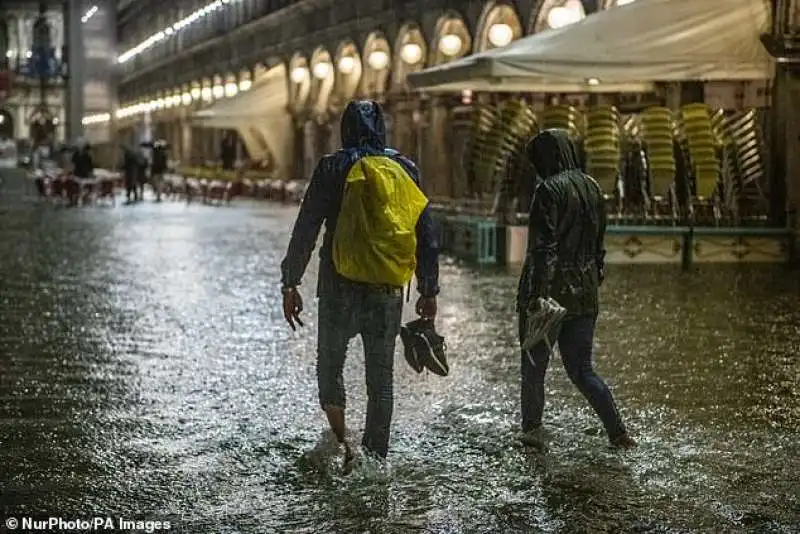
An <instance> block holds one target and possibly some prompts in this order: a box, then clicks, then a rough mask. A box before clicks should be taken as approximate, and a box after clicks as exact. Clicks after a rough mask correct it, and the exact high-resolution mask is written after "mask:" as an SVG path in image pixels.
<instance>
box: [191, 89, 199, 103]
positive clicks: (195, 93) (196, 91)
mask: <svg viewBox="0 0 800 534" xmlns="http://www.w3.org/2000/svg"><path fill="white" fill-rule="evenodd" d="M189 96H190V97H192V100H197V99H198V98H200V88H199V87H192V90H191V91H189Z"/></svg>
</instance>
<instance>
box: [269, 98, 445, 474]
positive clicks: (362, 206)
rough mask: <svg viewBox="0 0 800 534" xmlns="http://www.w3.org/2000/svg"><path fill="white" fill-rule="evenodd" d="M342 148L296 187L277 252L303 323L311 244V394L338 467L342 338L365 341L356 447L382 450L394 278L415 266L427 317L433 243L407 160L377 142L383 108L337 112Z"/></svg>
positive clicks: (432, 294)
mask: <svg viewBox="0 0 800 534" xmlns="http://www.w3.org/2000/svg"><path fill="white" fill-rule="evenodd" d="M341 129H342V132H341V133H342V136H341V138H342V144H343V147H342V148H341V149H340V150H338V151H336V152H335V153H333V154H330V155H327V156H324V157H323V158H322V159H321V160H320V161H319V163H318V164H317V167H316V170H315V171H314V174H313V176H312V177H311V181H310V183H309V186H308V189H307V191H306V193H305V195H304V198H303V203H302V205H301V207H300V213H299V214H298V216H297V221H296V223H295V226H294V230H293V232H292V238H291V241H290V243H289V249H288V252H287V254H286V258H285V259H284V260H283V263H282V264H281V270H282V284H283V311H284V316H285V317H286V320H287V321H288V322H289V325H290V326H291V327H292V328H293V329H294V328H295V323H297V324H299V325H301V326H302V324H303V323H302V322H301V320H300V313H301V312H302V311H303V301H302V298H301V297H300V293H299V292H298V290H297V286H298V285H299V284H300V279H301V278H302V276H303V273H304V272H305V270H306V267H307V265H308V262H309V259H310V258H311V253H312V251H313V250H314V246H315V245H316V243H317V236H318V234H319V231H320V228H321V226H322V224H323V222H324V223H325V227H326V231H325V237H324V239H323V243H322V249H321V250H320V267H319V280H318V286H317V294H318V296H319V332H318V336H319V337H318V341H317V379H318V385H319V401H320V405H321V407H322V409H323V410H324V411H325V414H326V415H327V418H328V422H329V424H330V426H331V429H332V430H333V432H334V434H335V435H336V438H337V439H338V441H339V442H340V443H341V444H343V445H344V451H345V467H346V468H349V467H350V466H351V465H352V460H353V459H354V451H353V450H352V448H351V446H350V444H348V443H347V441H346V439H345V406H346V402H345V390H344V382H343V377H342V370H343V367H344V362H345V355H346V352H347V345H348V342H349V341H350V339H351V338H352V337H354V336H355V335H358V334H360V335H361V338H362V340H363V344H364V359H365V367H366V382H367V398H368V402H367V417H366V428H365V431H364V438H363V440H362V445H363V447H364V448H365V449H366V451H367V452H369V453H371V454H373V455H375V456H377V457H380V458H385V457H386V455H387V453H388V450H389V429H390V424H391V420H392V410H393V406H394V396H393V370H394V348H395V341H396V338H397V335H398V333H399V330H400V322H401V315H402V307H403V286H404V285H405V284H406V282H408V281H409V280H410V278H411V277H412V276H413V274H414V273H415V272H416V277H417V290H418V291H419V293H420V297H419V300H418V301H417V305H416V311H417V313H418V315H420V316H422V317H426V318H429V319H433V318H434V317H435V316H436V307H437V306H436V296H437V295H438V293H439V285H438V279H439V264H438V256H439V245H438V242H437V237H436V235H435V234H434V232H433V227H432V221H431V217H430V214H429V211H428V201H427V199H426V198H425V197H424V195H423V194H422V192H421V191H420V189H419V175H418V171H417V168H416V166H415V165H414V164H413V163H412V162H411V161H409V160H408V159H406V158H405V157H403V156H401V155H400V154H399V153H398V152H396V151H394V150H391V149H388V148H386V141H385V137H386V133H385V123H384V116H383V112H382V110H381V108H380V106H379V105H378V104H377V103H376V102H372V101H353V102H350V104H348V106H347V108H346V109H345V111H344V114H343V116H342V125H341Z"/></svg>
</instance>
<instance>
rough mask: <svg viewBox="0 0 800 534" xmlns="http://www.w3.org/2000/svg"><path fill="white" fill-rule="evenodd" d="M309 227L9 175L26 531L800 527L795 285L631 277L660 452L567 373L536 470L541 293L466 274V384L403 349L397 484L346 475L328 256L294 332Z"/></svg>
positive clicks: (288, 217) (716, 275) (499, 278)
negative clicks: (328, 316)
mask: <svg viewBox="0 0 800 534" xmlns="http://www.w3.org/2000/svg"><path fill="white" fill-rule="evenodd" d="M294 215H295V210H294V209H293V208H285V207H277V206H273V205H267V204H250V203H243V204H241V205H238V206H236V207H219V208H212V207H207V206H202V205H190V206H187V205H185V204H183V203H170V202H167V203H164V204H153V203H149V202H146V203H142V204H138V205H134V206H119V205H118V207H116V208H111V207H99V206H94V207H87V208H73V209H63V208H59V207H55V206H54V205H52V204H47V203H39V202H36V201H34V200H33V199H31V198H28V197H26V196H25V195H24V194H23V190H22V185H21V182H20V180H19V178H18V177H14V176H12V175H9V174H6V175H5V185H4V186H3V189H2V190H0V309H1V310H2V313H0V398H1V399H2V403H0V413H2V419H0V464H1V465H2V467H0V500H1V502H2V511H3V515H4V517H6V518H7V517H10V516H14V517H18V518H21V517H23V516H34V517H38V518H43V517H44V518H46V517H49V516H61V517H65V518H81V517H92V516H103V517H105V516H109V517H114V518H126V519H152V520H161V521H165V520H167V521H170V522H171V531H172V532H197V533H228V532H231V533H233V532H246V533H273V532H275V533H278V532H279V533H284V532H298V533H312V532H315V533H316V532H318V533H321V534H322V533H324V534H328V533H338V532H341V533H366V532H370V533H414V532H436V533H453V534H456V533H465V534H466V533H524V532H559V533H561V532H563V533H570V534H571V533H580V532H609V533H619V532H709V533H727V532H733V533H735V532H763V533H769V532H774V533H789V532H800V459H799V458H800V440H799V439H798V437H800V417H799V416H800V404H799V402H798V401H800V386H798V382H799V381H800V371H798V369H799V367H798V363H800V362H799V361H798V354H800V326H799V325H800V305H799V304H800V281H798V276H797V275H796V273H795V274H790V273H788V272H787V271H786V270H785V269H783V268H781V267H774V268H773V267H763V266H759V267H719V266H714V267H711V266H708V267H700V268H698V269H697V270H696V271H695V272H692V273H690V274H682V273H680V272H678V270H677V269H676V268H675V267H672V266H669V267H667V266H664V267H647V266H636V267H624V266H610V267H609V269H608V271H609V273H608V278H607V281H606V284H605V285H604V287H603V290H602V303H603V311H602V313H601V317H600V320H599V331H598V337H597V344H596V363H597V367H598V370H599V372H600V373H601V374H602V375H603V376H604V377H605V378H606V379H607V380H608V382H609V383H610V385H611V386H612V388H613V390H614V393H615V395H616V397H617V402H618V403H619V404H620V406H621V407H622V411H623V415H624V417H625V418H626V422H627V423H628V425H629V427H630V430H631V432H632V434H633V435H634V437H635V438H637V439H638V440H639V442H640V446H639V448H638V449H636V450H634V451H632V452H628V453H620V452H614V451H611V450H609V449H608V448H607V446H606V441H605V438H604V436H603V434H602V431H601V426H600V424H599V421H598V420H597V419H596V418H595V417H594V415H593V414H592V413H590V410H589V409H588V407H587V405H586V403H585V402H584V400H583V399H582V398H581V397H580V395H579V393H578V392H577V390H576V389H575V388H574V387H572V385H571V384H570V383H569V381H568V380H567V378H566V374H565V373H564V371H563V369H562V368H561V366H560V362H559V361H558V359H557V358H556V359H554V361H553V362H552V363H551V371H550V375H549V377H548V389H547V395H548V400H547V408H546V415H545V424H546V427H547V430H548V439H549V441H550V450H549V452H548V453H547V454H545V455H531V454H527V453H526V452H525V451H524V450H522V449H521V448H520V447H519V446H518V445H517V442H516V441H515V432H516V429H517V421H518V398H519V361H520V355H519V352H518V348H517V344H516V339H515V332H516V324H515V313H514V292H515V288H516V277H515V275H514V274H513V273H507V272H503V271H493V272H475V271H472V270H470V269H467V268H464V267H460V266H457V265H453V264H446V265H443V267H442V277H441V278H442V279H441V285H442V288H443V291H442V295H441V297H440V318H439V320H438V324H439V329H440V331H441V332H442V333H443V334H444V335H445V336H446V337H447V345H448V351H449V360H450V365H451V375H450V376H449V377H447V378H440V377H437V376H434V375H421V376H420V375H416V374H415V373H414V372H413V371H412V370H411V369H410V368H409V367H408V366H407V365H406V364H405V361H404V360H403V358H402V356H400V355H399V353H398V357H397V359H396V366H395V374H396V381H397V383H396V386H395V396H396V401H395V419H394V426H393V441H392V450H391V453H390V465H389V466H388V467H381V468H378V467H376V466H369V465H367V466H364V467H363V468H361V469H359V470H357V471H356V472H354V473H352V474H351V475H349V476H342V475H341V473H340V471H339V469H338V464H337V463H336V458H335V457H332V456H331V455H330V454H327V455H326V454H325V452H324V451H325V446H324V445H325V440H326V439H328V438H327V436H325V435H324V432H323V430H324V428H325V424H324V418H323V417H322V414H321V412H320V411H319V408H318V406H317V401H316V380H315V370H314V349H315V326H314V323H315V320H314V319H315V314H316V305H315V302H314V300H313V289H314V268H315V263H316V257H315V258H314V259H313V260H312V264H311V267H310V270H309V274H308V276H307V277H306V280H305V282H304V284H303V287H302V291H303V295H304V297H305V299H306V309H307V311H306V318H307V319H308V320H307V322H306V324H307V327H306V328H305V329H304V330H301V331H300V332H299V333H297V334H293V333H292V332H291V331H290V330H289V328H288V327H287V326H286V325H285V324H284V322H283V318H282V310H281V305H280V292H279V288H278V280H279V262H280V260H281V258H282V255H283V252H284V250H285V247H286V244H287V242H288V237H289V230H290V228H291V225H292V223H293V219H294ZM406 315H407V317H408V318H411V310H406ZM352 348H353V350H352V351H351V355H350V358H349V360H348V365H347V368H346V377H345V379H346V382H347V386H348V395H349V401H350V402H349V404H350V406H351V408H350V409H349V411H348V414H349V423H350V425H351V426H352V427H353V431H354V434H356V435H358V433H359V432H360V429H361V425H362V422H363V413H364V405H365V399H364V394H365V391H364V389H365V388H364V385H363V384H364V370H363V358H362V356H361V353H360V344H359V343H358V342H356V341H354V342H353V344H352ZM315 451H316V452H315Z"/></svg>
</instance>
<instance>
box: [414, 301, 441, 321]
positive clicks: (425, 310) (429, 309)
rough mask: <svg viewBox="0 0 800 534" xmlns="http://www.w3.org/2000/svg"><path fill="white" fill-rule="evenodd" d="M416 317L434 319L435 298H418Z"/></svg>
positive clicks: (435, 309)
mask: <svg viewBox="0 0 800 534" xmlns="http://www.w3.org/2000/svg"><path fill="white" fill-rule="evenodd" d="M416 310H417V315H419V316H420V317H424V318H426V319H433V318H435V317H436V311H437V307H436V297H420V298H419V299H417V306H416Z"/></svg>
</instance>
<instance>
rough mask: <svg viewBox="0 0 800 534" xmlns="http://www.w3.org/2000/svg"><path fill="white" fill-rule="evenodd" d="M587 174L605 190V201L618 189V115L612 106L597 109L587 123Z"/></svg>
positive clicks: (585, 144)
mask: <svg viewBox="0 0 800 534" xmlns="http://www.w3.org/2000/svg"><path fill="white" fill-rule="evenodd" d="M584 147H585V149H586V171H587V172H588V173H589V174H590V175H591V176H592V177H594V179H595V180H597V183H599V184H600V187H602V188H603V193H605V195H606V198H613V197H614V196H615V193H616V191H617V190H618V187H619V186H618V182H619V174H620V125H619V113H618V112H617V109H616V108H614V107H612V106H598V107H595V108H593V109H591V110H590V111H589V114H588V116H587V120H586V137H585V141H584Z"/></svg>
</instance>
